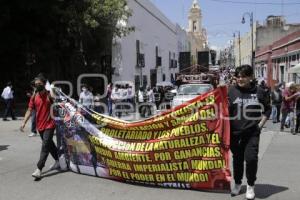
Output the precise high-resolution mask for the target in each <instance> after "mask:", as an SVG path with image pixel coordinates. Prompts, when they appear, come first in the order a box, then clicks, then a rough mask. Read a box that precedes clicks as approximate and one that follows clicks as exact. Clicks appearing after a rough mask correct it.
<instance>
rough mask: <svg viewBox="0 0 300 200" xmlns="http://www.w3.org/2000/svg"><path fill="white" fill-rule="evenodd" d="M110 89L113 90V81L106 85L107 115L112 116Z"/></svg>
mask: <svg viewBox="0 0 300 200" xmlns="http://www.w3.org/2000/svg"><path fill="white" fill-rule="evenodd" d="M112 90H113V83H110V84H108V86H107V96H106V97H107V107H108V115H109V116H112V105H113V100H112V98H111V95H112Z"/></svg>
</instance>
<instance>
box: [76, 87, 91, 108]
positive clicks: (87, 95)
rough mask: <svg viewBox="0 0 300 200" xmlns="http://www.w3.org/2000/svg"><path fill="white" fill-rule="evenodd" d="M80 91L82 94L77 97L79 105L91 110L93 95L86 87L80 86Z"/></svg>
mask: <svg viewBox="0 0 300 200" xmlns="http://www.w3.org/2000/svg"><path fill="white" fill-rule="evenodd" d="M81 91H82V92H81V93H80V96H79V103H80V104H82V105H83V106H84V107H86V108H88V109H92V108H93V107H94V96H93V94H92V93H91V92H90V91H89V90H88V87H87V86H86V85H83V86H82V89H81Z"/></svg>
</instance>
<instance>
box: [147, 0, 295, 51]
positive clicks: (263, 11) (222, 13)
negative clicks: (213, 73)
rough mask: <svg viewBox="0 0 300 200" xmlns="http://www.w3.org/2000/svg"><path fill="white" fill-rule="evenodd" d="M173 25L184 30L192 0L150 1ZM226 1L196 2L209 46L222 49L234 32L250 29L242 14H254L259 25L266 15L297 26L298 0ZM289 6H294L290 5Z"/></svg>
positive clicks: (203, 0) (247, 20) (201, 0)
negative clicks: (175, 24)
mask: <svg viewBox="0 0 300 200" xmlns="http://www.w3.org/2000/svg"><path fill="white" fill-rule="evenodd" d="M151 1H152V2H153V3H154V4H155V5H156V6H157V7H158V8H159V9H160V10H161V11H162V12H163V13H164V14H165V15H166V16H167V17H168V18H169V19H170V20H171V21H172V22H174V23H178V24H180V25H181V26H183V27H187V23H188V22H187V18H188V12H189V9H190V7H191V5H192V2H193V0H151ZM223 1H227V0H198V2H199V4H200V7H201V10H202V15H203V21H202V23H203V26H204V27H205V28H206V29H207V33H208V40H209V44H210V45H211V46H218V47H224V46H225V45H226V44H227V43H228V41H229V40H231V39H233V32H234V31H238V30H239V31H241V33H242V34H243V33H245V32H247V31H249V30H250V24H249V18H248V17H246V23H245V24H242V23H241V19H242V16H243V14H244V13H245V12H251V11H252V12H253V14H254V20H258V21H259V22H260V23H261V24H262V23H263V21H264V20H265V19H266V17H267V16H268V15H282V14H283V15H284V16H286V19H287V22H288V23H300V1H299V0H231V1H233V2H250V3H252V2H253V3H258V4H253V5H251V4H235V3H225V2H223ZM282 2H283V3H284V6H283V7H282V6H281V5H265V4H261V3H279V4H281V3H282ZM290 3H297V4H295V5H290Z"/></svg>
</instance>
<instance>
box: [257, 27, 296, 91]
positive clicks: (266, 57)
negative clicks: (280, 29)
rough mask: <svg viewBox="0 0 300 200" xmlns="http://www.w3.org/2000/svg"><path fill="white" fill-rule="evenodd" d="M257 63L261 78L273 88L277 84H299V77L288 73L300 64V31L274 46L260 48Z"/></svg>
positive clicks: (276, 42) (280, 40) (274, 43)
mask: <svg viewBox="0 0 300 200" xmlns="http://www.w3.org/2000/svg"><path fill="white" fill-rule="evenodd" d="M255 62H256V68H257V69H258V72H260V73H259V74H258V75H259V78H264V79H266V80H267V83H268V85H269V86H271V87H274V85H275V84H276V83H284V82H285V83H287V82H290V81H294V82H296V83H299V77H298V76H297V75H296V74H289V73H288V71H289V69H290V68H292V67H294V66H295V65H296V64H298V63H300V31H296V32H293V33H291V34H288V35H287V36H285V37H282V38H281V39H279V40H277V41H275V42H273V44H271V45H268V46H265V47H263V48H260V50H258V51H257V54H256V58H255Z"/></svg>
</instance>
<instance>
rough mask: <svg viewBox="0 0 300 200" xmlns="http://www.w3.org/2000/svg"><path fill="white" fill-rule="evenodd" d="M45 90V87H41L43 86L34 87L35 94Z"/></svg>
mask: <svg viewBox="0 0 300 200" xmlns="http://www.w3.org/2000/svg"><path fill="white" fill-rule="evenodd" d="M44 89H45V86H43V85H37V86H36V91H37V92H41V91H43V90H44Z"/></svg>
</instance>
